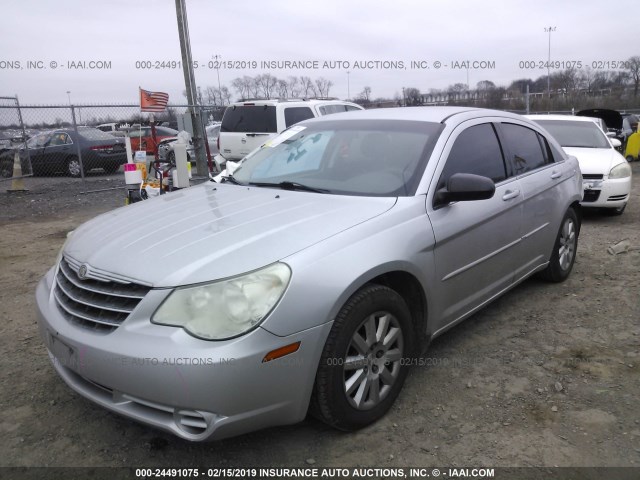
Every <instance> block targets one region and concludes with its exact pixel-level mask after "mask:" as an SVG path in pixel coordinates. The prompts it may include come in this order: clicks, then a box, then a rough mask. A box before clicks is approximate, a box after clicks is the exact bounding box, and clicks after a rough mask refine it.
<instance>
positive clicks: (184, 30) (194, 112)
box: [176, 0, 209, 177]
mask: <svg viewBox="0 0 640 480" xmlns="http://www.w3.org/2000/svg"><path fill="white" fill-rule="evenodd" d="M184 2H185V0H176V15H177V18H178V35H179V36H180V51H181V53H182V71H183V73H184V84H185V88H186V90H187V101H188V102H189V110H190V112H191V125H192V127H193V148H194V150H195V154H196V171H197V173H198V175H200V176H203V177H206V176H208V175H209V169H208V168H207V155H206V152H205V149H204V141H203V139H204V132H203V128H202V112H201V111H200V109H199V108H196V106H197V104H198V103H197V97H196V80H195V76H194V73H193V60H192V58H191V42H190V40H189V23H188V22H187V8H186V6H185V3H184Z"/></svg>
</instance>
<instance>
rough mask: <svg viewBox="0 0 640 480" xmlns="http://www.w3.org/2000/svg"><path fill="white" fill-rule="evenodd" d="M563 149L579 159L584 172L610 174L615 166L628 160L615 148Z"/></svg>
mask: <svg viewBox="0 0 640 480" xmlns="http://www.w3.org/2000/svg"><path fill="white" fill-rule="evenodd" d="M562 149H563V150H564V151H565V152H566V153H567V154H569V155H573V156H574V157H576V158H577V159H578V163H579V164H580V170H581V171H582V173H583V174H585V173H586V174H603V175H609V171H610V170H611V169H612V168H613V167H615V166H616V165H617V164H619V163H622V162H626V160H625V159H624V157H623V156H622V155H620V154H619V153H618V152H616V151H615V150H614V149H613V148H579V147H562Z"/></svg>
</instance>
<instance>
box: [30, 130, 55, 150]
mask: <svg viewBox="0 0 640 480" xmlns="http://www.w3.org/2000/svg"><path fill="white" fill-rule="evenodd" d="M49 137H51V132H43V133H39V134H37V135H35V136H33V137H31V138H30V139H29V140H28V141H27V147H29V148H40V147H44V145H45V144H46V143H47V140H49Z"/></svg>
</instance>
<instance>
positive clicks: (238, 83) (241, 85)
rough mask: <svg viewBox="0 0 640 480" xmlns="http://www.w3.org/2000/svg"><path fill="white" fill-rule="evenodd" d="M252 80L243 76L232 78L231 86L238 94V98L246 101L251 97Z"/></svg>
mask: <svg viewBox="0 0 640 480" xmlns="http://www.w3.org/2000/svg"><path fill="white" fill-rule="evenodd" d="M252 81H253V79H252V78H251V77H248V76H247V75H245V76H244V77H242V78H240V77H238V78H234V79H233V81H232V82H231V86H232V87H233V88H234V90H236V91H237V92H238V95H240V98H242V99H246V98H249V96H250V95H251V82H252Z"/></svg>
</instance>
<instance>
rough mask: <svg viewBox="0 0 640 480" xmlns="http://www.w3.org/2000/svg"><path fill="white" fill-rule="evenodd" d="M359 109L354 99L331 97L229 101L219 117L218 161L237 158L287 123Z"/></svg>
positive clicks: (285, 126) (280, 130)
mask: <svg viewBox="0 0 640 480" xmlns="http://www.w3.org/2000/svg"><path fill="white" fill-rule="evenodd" d="M349 110H363V108H362V107H361V106H360V105H358V104H355V103H351V102H343V101H341V100H333V99H325V100H322V99H310V100H300V99H296V100H249V101H245V102H236V103H232V104H231V105H229V106H228V107H227V109H226V110H225V112H224V116H223V117H222V126H221V127H220V135H219V137H218V147H219V150H220V155H221V156H222V157H223V158H219V156H217V161H218V163H219V164H223V163H225V162H226V161H227V160H232V161H237V160H240V159H241V158H244V157H245V156H246V155H247V154H248V153H249V152H251V151H252V150H254V149H256V148H258V147H259V146H260V145H262V144H263V143H264V142H266V141H267V140H269V139H271V138H273V137H275V136H276V135H277V134H278V133H280V132H282V131H283V130H284V129H286V128H289V127H290V126H291V125H293V124H295V123H298V122H301V121H303V120H307V119H309V118H314V117H320V116H322V115H329V114H331V113H339V112H347V111H349Z"/></svg>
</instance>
